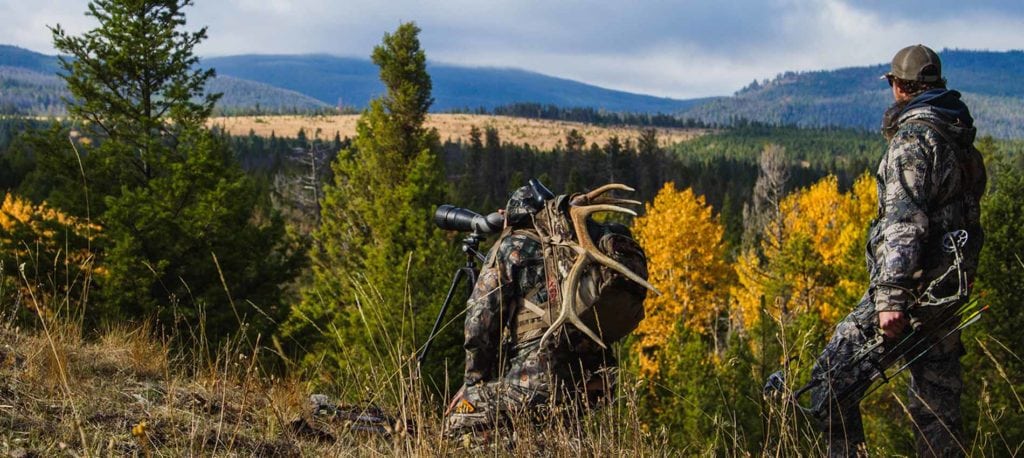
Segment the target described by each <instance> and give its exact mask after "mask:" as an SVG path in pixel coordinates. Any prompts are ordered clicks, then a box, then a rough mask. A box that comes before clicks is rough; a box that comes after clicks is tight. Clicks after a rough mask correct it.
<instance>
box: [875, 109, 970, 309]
mask: <svg viewBox="0 0 1024 458" xmlns="http://www.w3.org/2000/svg"><path fill="white" fill-rule="evenodd" d="M895 123H896V126H897V127H898V129H897V130H896V131H895V135H894V136H893V137H892V139H891V140H890V142H889V147H888V150H887V151H886V153H885V155H884V156H883V157H882V160H881V162H880V163H879V165H878V172H877V175H876V179H877V183H878V214H877V217H876V218H875V220H874V221H873V222H872V224H871V229H870V232H869V236H868V246H867V264H868V272H869V274H870V282H871V287H872V289H873V293H874V297H873V298H874V303H875V310H876V311H906V310H907V307H908V306H909V305H911V304H912V303H913V302H914V300H915V297H916V295H918V294H920V293H921V292H923V290H924V289H925V288H926V287H927V286H928V284H929V283H931V282H932V280H934V279H935V278H937V277H938V276H940V275H941V274H942V273H943V272H945V271H946V269H947V268H948V267H949V266H950V265H952V262H953V261H952V255H950V254H948V253H946V252H945V251H944V250H943V249H942V238H943V236H944V235H945V234H946V233H949V232H951V231H955V230H966V231H967V232H968V237H969V239H968V243H967V246H966V247H965V248H964V250H963V255H964V259H965V262H964V266H965V268H966V269H967V273H968V278H970V279H973V276H974V271H975V269H976V266H977V257H978V253H979V252H980V251H981V244H982V242H983V240H984V234H983V232H982V230H981V224H980V215H981V211H980V200H981V194H982V193H983V192H984V187H985V174H984V165H983V164H982V163H981V157H980V155H978V154H977V150H975V149H974V148H973V147H972V145H973V143H974V136H975V129H974V127H973V119H972V118H971V116H970V113H969V111H968V110H967V107H966V105H964V104H963V102H961V101H960V94H959V93H958V92H956V91H949V90H945V89H935V90H930V91H927V92H925V93H923V94H920V95H919V96H917V97H916V98H915V99H914V100H912V101H911V102H910V103H908V104H907V105H906V107H904V108H903V109H902V111H901V112H900V113H899V114H898V116H897V117H896V118H895ZM940 130H941V132H940ZM951 281H952V282H953V283H955V279H951ZM944 288H945V290H946V291H947V292H951V291H948V290H949V288H954V289H955V288H956V285H955V284H953V285H945V282H944Z"/></svg>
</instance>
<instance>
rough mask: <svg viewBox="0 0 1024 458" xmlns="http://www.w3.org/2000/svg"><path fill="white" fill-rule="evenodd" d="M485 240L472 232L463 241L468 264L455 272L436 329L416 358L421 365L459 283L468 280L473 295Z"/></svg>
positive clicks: (482, 259) (438, 316)
mask: <svg viewBox="0 0 1024 458" xmlns="http://www.w3.org/2000/svg"><path fill="white" fill-rule="evenodd" d="M483 239H484V235H483V234H481V233H479V232H476V231H474V232H472V233H470V234H469V235H467V236H466V238H464V239H462V252H463V253H465V255H466V263H465V264H463V265H462V267H459V268H458V269H456V270H455V273H454V274H453V275H452V284H451V286H449V287H448V295H447V296H445V298H444V303H442V304H441V310H440V311H439V312H438V313H437V319H435V320H434V327H433V328H431V329H430V335H429V336H427V343H425V344H423V350H421V351H420V354H419V356H418V357H417V358H416V359H417V361H419V363H420V364H423V361H425V360H426V359H427V353H428V352H430V345H431V344H432V343H434V337H437V331H438V328H440V327H441V322H442V321H444V316H445V314H446V313H447V312H448V306H450V305H451V303H452V298H453V297H455V290H456V289H457V288H458V286H459V283H460V282H461V281H462V280H463V279H468V280H469V284H468V285H467V286H468V289H469V293H470V294H473V285H475V284H476V274H477V267H476V263H477V261H479V262H481V263H482V262H484V255H483V253H480V241H481V240H483Z"/></svg>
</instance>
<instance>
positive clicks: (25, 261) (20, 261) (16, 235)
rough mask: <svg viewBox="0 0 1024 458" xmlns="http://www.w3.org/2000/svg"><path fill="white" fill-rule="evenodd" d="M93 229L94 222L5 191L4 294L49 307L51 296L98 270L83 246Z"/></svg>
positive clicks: (0, 277) (0, 262)
mask: <svg viewBox="0 0 1024 458" xmlns="http://www.w3.org/2000/svg"><path fill="white" fill-rule="evenodd" d="M99 232H100V227H99V226H97V225H95V224H90V223H87V222H84V221H81V220H79V219H77V218H74V217H71V216H68V215H66V214H64V213H62V212H60V211H58V210H56V209H54V208H52V207H50V206H48V205H47V204H46V203H45V202H44V203H42V204H38V205H35V204H33V203H32V202H30V201H28V200H26V199H24V198H21V197H18V196H16V195H14V194H11V193H7V194H6V196H5V197H4V199H3V202H2V203H0V281H3V282H9V283H8V285H14V288H13V291H8V292H7V294H15V295H21V296H22V297H23V298H28V297H33V298H34V299H35V301H28V300H25V301H23V302H24V303H26V304H27V306H29V307H34V306H37V305H38V306H40V307H41V308H42V309H43V311H44V313H49V312H51V310H50V305H51V299H52V298H53V297H57V296H64V295H66V294H67V293H68V291H69V290H70V289H72V288H73V287H75V286H81V283H82V282H84V281H85V279H83V278H82V276H83V275H86V276H92V275H97V274H98V275H102V274H103V271H101V270H100V269H99V268H97V267H96V266H95V265H94V263H93V256H92V253H91V251H90V250H89V248H88V247H89V244H90V243H91V241H93V240H94V238H95V236H96V235H97V234H98V233H99ZM22 272H24V274H23V273H22ZM22 275H24V277H22ZM4 290H5V288H2V287H0V292H3V291H4ZM3 299H5V298H3V297H0V300H3Z"/></svg>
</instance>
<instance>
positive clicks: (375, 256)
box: [285, 23, 461, 375]
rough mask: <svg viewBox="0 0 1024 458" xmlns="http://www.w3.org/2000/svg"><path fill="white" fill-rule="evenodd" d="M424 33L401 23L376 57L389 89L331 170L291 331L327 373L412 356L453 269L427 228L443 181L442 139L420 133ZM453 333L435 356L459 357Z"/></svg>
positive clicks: (426, 81) (448, 253)
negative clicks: (307, 282)
mask: <svg viewBox="0 0 1024 458" xmlns="http://www.w3.org/2000/svg"><path fill="white" fill-rule="evenodd" d="M418 33H419V28H417V27H416V26H415V25H414V24H412V23H406V24H403V25H401V26H400V27H399V28H398V29H397V30H396V31H395V32H394V33H393V34H386V35H385V36H384V41H383V43H382V44H381V45H379V46H377V47H376V48H375V49H374V51H373V56H372V57H373V62H374V63H375V64H377V66H378V67H380V77H381V80H382V81H383V82H384V85H385V87H386V88H387V93H386V94H385V95H384V96H383V97H381V98H379V99H376V100H373V101H372V102H371V103H370V107H369V109H368V110H367V111H366V112H364V113H363V115H362V116H361V117H360V119H359V122H358V124H357V136H356V138H355V139H354V141H353V143H352V146H351V147H350V148H348V149H346V150H344V151H342V152H341V153H340V154H339V155H338V158H337V159H336V160H335V162H334V163H333V164H332V168H333V170H334V180H333V183H331V184H330V185H328V186H326V187H325V188H324V197H323V202H322V205H321V208H322V210H321V225H320V227H319V228H318V229H317V230H316V231H315V232H314V234H313V238H314V243H315V247H314V249H313V250H312V251H311V253H310V255H311V258H312V261H313V281H312V285H311V286H310V287H309V288H307V289H306V290H305V291H304V298H303V301H302V303H301V304H299V305H298V306H297V309H296V310H295V312H294V313H293V315H292V319H291V320H289V323H288V326H287V329H286V331H285V335H286V336H287V337H289V338H290V339H294V341H296V342H299V343H301V344H302V346H303V347H304V348H305V349H306V351H307V352H308V353H307V357H306V361H308V362H313V361H317V360H319V359H320V358H321V357H327V358H328V360H329V361H332V362H334V363H335V365H334V366H333V367H330V368H329V369H328V372H332V373H345V374H348V375H351V374H357V373H359V371H358V370H357V369H365V368H367V367H370V366H374V365H376V364H377V363H375V362H379V361H380V360H381V359H382V358H393V357H397V358H403V357H406V356H408V355H409V354H410V353H411V351H412V348H413V347H414V346H415V345H419V344H422V343H423V340H424V338H425V337H426V336H425V335H426V333H427V332H428V331H429V325H430V321H431V320H432V319H433V318H434V316H435V313H436V311H437V308H438V306H439V305H440V302H441V300H442V299H443V294H444V292H445V287H446V286H447V283H448V282H449V279H450V275H449V274H450V270H451V269H453V268H454V266H456V265H457V264H456V261H455V259H454V256H453V255H454V253H453V252H452V250H450V249H449V245H448V243H446V241H445V239H444V237H443V235H442V233H441V231H440V229H438V228H437V227H435V226H434V225H433V223H432V213H433V210H434V208H435V207H436V205H437V204H439V203H442V201H443V199H444V197H445V193H444V191H445V186H444V181H443V180H444V173H443V170H442V168H441V164H440V161H439V159H438V157H439V154H440V142H439V140H438V136H437V133H436V131H434V130H432V129H427V128H425V127H424V126H423V121H424V119H425V117H426V114H427V110H428V109H429V107H430V104H431V102H432V101H433V99H432V98H431V96H430V90H431V82H430V76H429V75H428V74H427V71H426V57H425V55H424V52H423V51H422V50H421V49H420V44H419V39H418V38H417V35H418ZM455 334H458V332H457V330H456V332H455ZM450 337H451V339H449V341H448V342H447V343H445V342H437V343H435V344H434V347H433V348H434V349H436V352H434V353H432V355H431V361H444V358H445V357H446V356H447V357H452V358H458V359H459V360H461V355H459V354H458V353H457V347H458V346H457V345H456V344H455V341H454V338H455V336H450ZM446 349H447V350H448V351H447V352H446ZM350 369H351V370H350Z"/></svg>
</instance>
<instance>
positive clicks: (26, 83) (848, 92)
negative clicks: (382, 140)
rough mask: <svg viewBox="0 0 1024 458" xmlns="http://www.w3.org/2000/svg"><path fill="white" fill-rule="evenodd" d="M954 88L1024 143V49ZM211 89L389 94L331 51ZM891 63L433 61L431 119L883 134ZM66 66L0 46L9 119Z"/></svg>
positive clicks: (261, 98) (50, 101)
mask: <svg viewBox="0 0 1024 458" xmlns="http://www.w3.org/2000/svg"><path fill="white" fill-rule="evenodd" d="M941 55H942V58H943V64H944V73H945V74H946V76H947V78H948V80H949V83H950V87H952V88H954V89H958V90H960V91H961V92H962V93H963V95H964V99H965V101H966V102H967V103H968V105H969V106H970V107H971V110H972V112H973V114H974V117H975V119H976V120H977V125H978V127H979V131H980V132H981V133H982V134H989V135H994V136H996V137H1000V138H1024V78H1020V75H1022V74H1024V51H1009V52H989V51H960V50H944V51H942V52H941ZM202 65H204V66H206V67H212V68H215V69H216V70H217V73H218V75H219V76H218V78H217V79H216V80H214V81H213V82H211V83H210V85H209V88H208V89H209V90H210V91H215V92H223V93H224V97H223V98H222V99H221V102H220V104H219V105H218V107H217V109H218V112H219V113H222V114H237V113H254V112H260V113H296V112H300V113H301V112H309V111H317V110H330V109H331V108H333V107H339V106H340V107H347V108H357V109H361V108H364V107H365V106H366V105H367V104H368V102H369V100H370V99H372V98H373V97H376V96H378V95H379V94H381V93H382V92H383V90H384V89H383V86H382V84H381V82H380V80H379V79H378V76H377V68H376V66H374V65H373V64H372V63H371V62H370V61H369V60H366V59H355V58H344V57H335V56H328V55H240V56H228V57H213V58H207V59H203V60H202ZM886 67H887V65H883V64H878V65H871V66H864V67H851V68H843V69H838V70H827V71H826V70H823V71H812V72H800V73H796V72H786V73H783V74H780V75H778V76H776V77H775V78H774V79H771V80H767V79H766V80H762V81H755V82H754V83H752V84H750V85H749V86H747V87H745V88H743V89H741V90H739V91H737V92H736V94H734V95H733V96H729V97H712V98H705V99H692V100H675V99H668V98H660V97H652V96H647V95H639V94H632V93H627V92H622V91H614V90H609V89H604V88H600V87H597V86H592V85H589V84H584V83H580V82H576V81H571V80H566V79H561V78H554V77H550V76H546V75H542V74H539V73H533V72H528V71H524V70H516V69H510V68H473V67H459V66H454V65H445V64H436V63H435V64H430V65H429V66H428V69H429V71H430V74H431V76H432V78H433V95H434V99H435V102H434V106H433V110H434V111H450V110H460V109H470V110H476V109H478V108H484V109H487V110H494V109H495V108H498V107H508V106H510V105H515V104H518V105H519V106H522V105H523V103H524V102H529V103H532V104H535V105H536V106H538V107H548V106H554V107H562V108H575V107H581V108H589V109H595V110H605V111H608V112H628V113H674V114H675V115H677V116H679V117H680V118H683V119H693V120H699V121H704V122H707V123H712V124H716V125H731V124H733V123H735V122H736V121H737V120H748V121H758V122H762V123H768V124H776V125H794V126H800V127H832V126H838V127H852V128H860V129H869V130H876V129H877V128H878V124H879V120H880V118H881V114H882V112H883V111H884V110H885V108H886V107H887V106H888V105H889V104H890V103H891V95H890V93H889V88H888V86H887V85H886V84H885V82H884V81H881V80H879V76H880V75H881V74H882V73H884V72H885V69H886ZM57 68H58V65H57V58H56V57H53V56H45V55H42V54H38V53H34V52H32V51H28V50H25V49H21V48H17V47H13V46H3V45H0V114H2V113H19V114H55V113H60V112H62V110H63V108H62V107H61V104H60V97H61V95H64V94H65V92H64V89H63V85H62V84H60V81H59V79H57V78H55V77H53V76H52V75H53V73H54V72H55V71H56V70H57Z"/></svg>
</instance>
